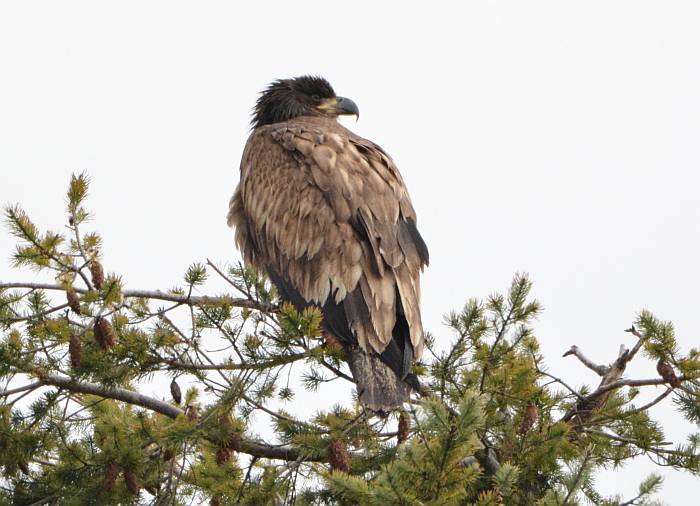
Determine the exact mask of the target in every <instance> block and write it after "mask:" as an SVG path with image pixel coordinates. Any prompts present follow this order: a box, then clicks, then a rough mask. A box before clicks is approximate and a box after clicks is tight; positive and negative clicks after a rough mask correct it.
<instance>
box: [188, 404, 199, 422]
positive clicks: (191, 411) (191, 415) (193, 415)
mask: <svg viewBox="0 0 700 506" xmlns="http://www.w3.org/2000/svg"><path fill="white" fill-rule="evenodd" d="M185 416H186V417H187V419H188V420H189V421H190V422H194V421H196V420H197V418H199V411H198V410H197V408H195V407H194V406H187V410H186V411H185Z"/></svg>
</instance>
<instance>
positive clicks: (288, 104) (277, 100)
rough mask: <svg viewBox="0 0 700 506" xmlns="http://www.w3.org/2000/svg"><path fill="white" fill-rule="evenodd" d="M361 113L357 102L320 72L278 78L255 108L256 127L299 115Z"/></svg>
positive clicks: (254, 126) (254, 124)
mask: <svg viewBox="0 0 700 506" xmlns="http://www.w3.org/2000/svg"><path fill="white" fill-rule="evenodd" d="M341 115H352V116H357V117H359V116H360V111H359V109H358V108H357V104H355V102H353V101H352V100H350V99H349V98H345V97H338V96H336V94H335V91H333V87H332V86H331V85H330V83H329V82H328V81H326V80H325V79H324V78H322V77H319V76H301V77H294V78H291V79H278V80H277V81H274V82H272V83H271V84H270V85H269V86H268V87H267V88H266V89H265V91H263V92H262V93H261V94H260V98H258V101H257V103H256V104H255V109H254V111H253V121H252V124H253V128H258V127H260V126H263V125H269V124H271V123H279V122H281V121H289V120H291V119H293V118H296V117H298V116H325V117H327V118H337V117H338V116H341Z"/></svg>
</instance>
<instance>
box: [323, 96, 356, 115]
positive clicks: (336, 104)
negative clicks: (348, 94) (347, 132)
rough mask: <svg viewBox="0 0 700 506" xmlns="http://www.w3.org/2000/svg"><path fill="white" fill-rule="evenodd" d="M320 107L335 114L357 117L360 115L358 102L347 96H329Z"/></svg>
mask: <svg viewBox="0 0 700 506" xmlns="http://www.w3.org/2000/svg"><path fill="white" fill-rule="evenodd" d="M318 108H319V109H321V110H322V111H324V112H325V113H330V114H332V115H335V116H355V118H356V119H359V117H360V109H358V107H357V104H356V103H355V102H353V101H352V100H350V99H349V98H345V97H335V98H329V99H327V100H326V101H325V102H324V103H323V104H321V105H320V106H318Z"/></svg>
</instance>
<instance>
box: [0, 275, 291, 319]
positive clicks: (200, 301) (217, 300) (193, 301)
mask: <svg viewBox="0 0 700 506" xmlns="http://www.w3.org/2000/svg"><path fill="white" fill-rule="evenodd" d="M8 288H27V289H31V290H59V291H65V290H66V289H65V287H63V286H61V285H53V284H49V283H23V282H17V283H0V290H2V289H8ZM74 289H75V291H76V292H78V293H82V294H84V293H87V292H89V291H90V290H87V289H85V288H79V287H74ZM122 296H124V297H125V298H142V299H155V300H165V301H168V302H177V303H180V304H186V305H188V306H202V305H228V306H233V307H240V308H246V309H257V310H259V311H265V312H274V311H276V310H277V308H276V307H275V306H274V305H271V304H264V303H261V302H257V301H255V300H251V299H242V298H235V297H231V296H229V295H222V296H210V295H202V296H197V295H184V294H178V293H172V292H163V291H160V290H122Z"/></svg>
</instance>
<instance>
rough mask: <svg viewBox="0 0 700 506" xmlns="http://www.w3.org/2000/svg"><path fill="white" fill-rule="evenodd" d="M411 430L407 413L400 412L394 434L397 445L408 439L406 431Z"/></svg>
mask: <svg viewBox="0 0 700 506" xmlns="http://www.w3.org/2000/svg"><path fill="white" fill-rule="evenodd" d="M410 428H411V420H410V418H409V417H408V413H406V412H405V411H402V412H401V414H400V415H399V428H398V432H397V434H396V440H397V441H398V443H399V444H401V443H403V442H404V441H406V440H407V439H408V431H409V429H410Z"/></svg>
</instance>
